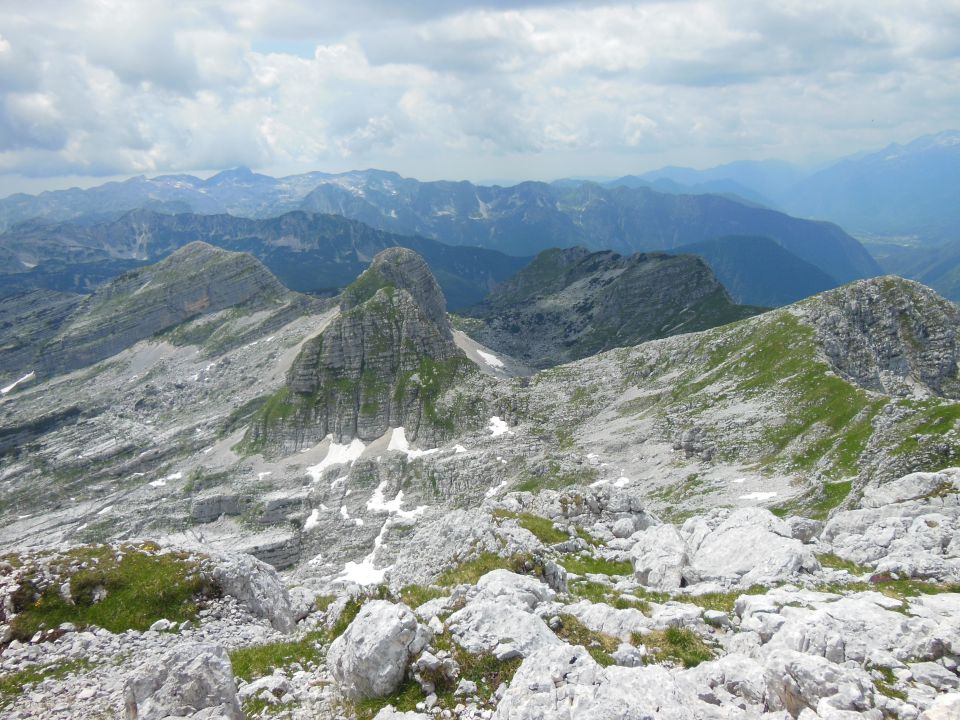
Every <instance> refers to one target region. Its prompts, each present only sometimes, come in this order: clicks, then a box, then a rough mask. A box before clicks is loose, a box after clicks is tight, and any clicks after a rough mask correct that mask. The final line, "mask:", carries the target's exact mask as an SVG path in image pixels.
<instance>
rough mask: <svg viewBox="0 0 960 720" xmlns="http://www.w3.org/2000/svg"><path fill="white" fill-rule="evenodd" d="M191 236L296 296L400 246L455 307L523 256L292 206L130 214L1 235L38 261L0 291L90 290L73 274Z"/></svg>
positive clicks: (157, 255)
mask: <svg viewBox="0 0 960 720" xmlns="http://www.w3.org/2000/svg"><path fill="white" fill-rule="evenodd" d="M194 240H203V241H204V242H207V243H210V244H211V245H216V246H218V247H222V248H225V249H228V250H237V251H245V252H249V253H251V254H252V255H254V256H255V257H257V258H258V259H259V260H261V261H262V262H263V263H264V264H265V265H266V266H267V267H268V268H269V269H270V270H271V271H272V272H273V273H274V274H275V275H276V276H277V277H278V278H279V279H280V280H281V281H282V282H283V283H284V284H285V285H286V286H287V287H289V288H290V289H292V290H297V291H301V292H315V291H318V290H333V289H337V288H341V287H344V286H345V285H347V284H349V283H350V282H352V281H353V279H354V278H356V276H357V275H359V274H360V273H361V272H363V269H364V268H365V267H366V266H367V264H368V263H369V262H370V260H371V259H372V258H373V257H374V256H375V255H376V254H377V253H379V252H381V251H382V250H385V249H387V248H389V247H395V246H402V247H407V248H410V249H413V250H415V251H416V252H418V253H419V254H421V255H422V256H423V257H424V258H425V259H426V261H427V263H428V264H430V266H431V268H432V269H433V272H434V273H435V274H436V276H437V279H438V281H439V282H440V285H441V287H443V289H444V292H445V293H446V295H447V297H448V298H449V299H450V302H451V305H452V306H453V307H462V306H464V305H469V304H473V303H476V302H478V301H479V300H480V299H482V298H483V297H484V296H485V295H486V294H487V292H489V291H490V289H491V288H492V287H493V286H494V285H496V284H497V283H498V282H501V281H503V280H506V279H507V278H508V277H510V276H511V275H513V274H514V273H515V272H516V271H517V270H519V269H520V268H521V267H523V266H524V265H525V264H526V263H527V262H528V261H529V260H528V259H527V258H518V257H511V256H507V255H504V254H502V253H498V252H496V251H493V250H485V249H482V248H469V247H451V246H448V245H444V244H442V243H440V242H437V241H435V240H429V239H425V238H417V237H403V236H399V235H392V234H390V233H385V232H382V231H379V230H375V229H373V228H370V227H367V226H366V225H363V224H361V223H359V222H355V221H353V220H348V219H345V218H343V217H337V216H333V215H316V214H310V213H304V212H299V211H298V212H291V213H286V214H284V215H281V216H279V217H276V218H270V219H264V220H255V219H249V218H238V217H233V216H231V215H195V214H179V215H166V214H163V213H158V212H155V211H152V210H134V211H131V212H128V213H126V214H124V215H123V216H122V217H120V218H119V219H117V220H111V221H105V222H98V223H78V222H67V223H50V222H47V221H42V220H33V221H29V222H26V223H21V224H20V225H18V226H16V227H15V228H12V229H10V230H8V231H7V232H6V233H4V234H3V235H0V254H7V255H9V256H11V257H14V258H17V259H18V261H19V262H20V263H21V264H23V263H27V264H29V265H36V267H34V268H33V269H32V270H30V271H28V272H22V271H21V272H18V273H16V274H8V275H2V274H0V278H2V280H0V288H2V290H3V292H2V293H0V294H10V293H12V292H17V291H21V292H22V291H27V290H30V289H33V288H36V287H44V288H47V289H53V290H68V291H77V290H90V289H92V288H91V287H82V286H77V283H78V278H83V277H91V278H93V279H96V280H98V281H103V280H105V279H109V278H110V277H113V276H115V275H117V274H119V273H120V272H123V271H126V270H129V269H131V268H132V267H137V266H140V265H144V264H147V263H149V262H154V261H156V260H159V259H161V258H163V257H166V256H167V255H169V254H170V253H172V252H174V251H175V250H176V249H177V248H180V247H182V246H184V245H186V244H187V243H189V242H192V241H194ZM16 269H18V270H22V268H16Z"/></svg>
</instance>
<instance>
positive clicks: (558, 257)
mask: <svg viewBox="0 0 960 720" xmlns="http://www.w3.org/2000/svg"><path fill="white" fill-rule="evenodd" d="M465 312H466V314H468V315H470V316H471V317H473V318H478V319H480V320H482V321H483V322H482V324H479V323H470V322H468V323H466V324H465V326H466V329H467V331H468V333H469V334H470V335H471V336H472V337H474V338H475V339H476V340H479V341H480V342H482V343H483V344H484V345H487V346H488V347H490V348H492V349H493V350H496V351H499V352H502V353H506V354H507V355H510V356H512V357H514V358H517V359H519V360H521V361H523V362H524V363H526V364H528V365H530V366H532V367H538V368H542V367H548V366H552V365H558V364H562V363H564V362H569V361H570V360H575V359H579V358H582V357H587V356H589V355H594V354H596V353H598V352H601V351H603V350H609V349H611V348H614V347H622V346H625V345H636V344H637V343H640V342H643V341H645V340H652V339H654V338H658V337H665V336H667V335H675V334H678V333H682V332H694V331H697V330H702V329H704V328H708V327H714V326H716V325H722V324H724V323H727V322H733V321H734V320H739V319H741V318H744V317H748V316H750V315H753V314H756V312H758V309H757V308H748V307H743V306H738V305H735V304H734V303H733V301H732V300H731V299H730V297H729V295H727V293H726V291H725V290H724V288H723V286H722V285H720V283H718V282H717V280H716V278H715V277H714V276H713V274H712V273H711V272H710V270H709V268H707V266H706V265H704V264H703V262H702V261H701V260H699V259H698V258H694V257H692V256H683V255H681V256H669V255H663V254H656V253H655V254H649V255H647V254H638V255H631V256H629V257H623V256H620V255H617V254H616V253H612V252H596V253H591V252H590V251H589V250H586V249H585V248H569V249H565V250H547V251H545V252H542V253H540V255H538V256H537V257H536V258H535V259H534V261H533V262H532V263H530V265H528V266H527V267H526V268H524V269H523V270H521V271H520V272H519V273H517V274H516V275H515V276H514V277H513V278H511V279H510V280H508V281H507V282H505V283H503V284H502V285H500V286H499V287H497V288H496V289H495V290H494V291H493V292H492V293H491V294H490V296H489V297H488V298H487V299H486V300H484V302H483V303H482V304H480V305H479V306H477V307H475V308H471V309H468V310H467V311H465Z"/></svg>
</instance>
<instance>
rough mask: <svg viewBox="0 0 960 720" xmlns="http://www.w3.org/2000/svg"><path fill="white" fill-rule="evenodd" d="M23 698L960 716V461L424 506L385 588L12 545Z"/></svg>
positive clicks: (609, 712)
mask: <svg viewBox="0 0 960 720" xmlns="http://www.w3.org/2000/svg"><path fill="white" fill-rule="evenodd" d="M0 602H2V604H0V611H2V615H0V618H2V622H3V624H2V625H0V639H2V642H3V651H2V654H0V708H2V710H3V714H4V717H9V718H41V717H42V718H47V717H50V718H58V717H59V718H105V717H126V718H131V719H137V720H154V719H157V720H159V719H160V718H173V717H178V718H179V717H191V718H231V719H236V718H241V717H244V716H246V717H287V718H372V717H376V718H378V720H388V719H389V718H405V719H406V720H415V719H420V718H423V719H425V718H433V717H440V718H453V717H459V718H486V719H490V718H498V719H499V720H548V719H553V718H557V719H560V718H591V719H593V718H597V719H599V718H630V719H634V720H639V719H640V718H670V719H677V720H680V719H687V718H690V719H694V718H697V719H706V718H724V719H727V718H778V719H781V720H787V719H788V718H800V719H801V720H815V719H816V718H824V719H831V720H832V719H842V718H861V717H862V718H875V719H876V720H881V719H882V718H900V719H902V720H913V719H915V718H923V719H924V720H944V719H946V718H957V717H960V675H958V664H960V469H956V468H955V469H949V470H945V471H942V472H939V473H915V474H912V475H909V476H906V477H904V478H902V479H900V480H897V481H893V482H891V483H887V484H885V485H882V486H879V487H874V488H867V489H866V490H865V491H864V493H863V496H862V498H861V500H860V502H859V507H858V508H857V509H853V510H846V511H841V512H837V513H835V514H834V515H833V516H832V518H831V519H830V520H829V521H827V522H826V523H821V522H818V521H814V520H809V519H805V518H802V517H785V518H779V517H776V516H775V515H773V514H772V513H770V512H769V511H767V510H764V509H760V508H742V509H736V510H730V509H717V510H715V511H713V512H710V513H709V514H706V515H699V516H695V517H692V518H689V519H687V520H686V521H685V522H684V523H683V524H682V525H679V526H678V525H672V524H667V523H661V522H660V521H659V520H658V519H657V518H656V517H654V516H653V515H651V514H650V513H648V512H646V511H645V510H644V507H643V504H642V502H641V496H640V495H638V494H637V493H635V492H632V491H631V490H629V489H625V488H617V487H615V486H612V485H607V486H605V487H600V488H593V489H588V488H583V489H579V490H572V491H570V490H568V491H563V492H559V491H544V492H542V493H540V494H538V495H533V494H530V493H511V494H508V495H506V496H504V497H502V498H498V499H496V500H494V499H491V500H488V501H487V502H486V503H485V504H484V505H483V507H482V508H480V509H476V510H461V511H453V512H451V513H449V514H447V515H445V516H442V517H439V518H437V519H435V520H431V521H429V522H425V523H423V524H422V525H420V526H419V527H418V528H417V529H416V530H415V531H414V532H411V533H410V534H409V535H408V536H407V537H406V539H405V540H404V541H403V543H402V546H401V548H400V551H399V555H398V557H397V559H396V562H395V563H394V564H393V566H392V567H391V568H390V570H389V571H388V573H387V575H386V582H385V583H384V584H382V585H378V586H373V585H370V586H366V587H361V586H359V585H356V584H351V583H345V582H344V581H339V582H337V581H317V583H316V584H314V585H313V586H311V587H309V588H307V587H303V586H296V587H286V586H285V580H284V578H282V577H281V576H280V575H278V573H277V572H276V571H275V570H274V569H273V568H271V567H270V566H268V565H266V564H264V563H262V562H260V561H258V560H256V559H254V558H252V557H250V556H247V555H236V554H235V555H221V556H211V555H209V554H207V553H203V552H200V551H199V550H197V549H190V548H176V549H175V548H168V547H159V546H157V545H155V544H152V543H149V542H145V541H144V542H138V543H127V544H124V545H114V546H91V547H72V548H62V549H59V550H51V551H49V552H45V553H31V554H21V555H8V556H6V558H5V559H4V561H3V564H2V565H0Z"/></svg>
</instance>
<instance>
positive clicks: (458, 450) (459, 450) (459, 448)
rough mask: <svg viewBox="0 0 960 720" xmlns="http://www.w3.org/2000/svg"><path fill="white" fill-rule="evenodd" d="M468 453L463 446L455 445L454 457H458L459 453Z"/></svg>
mask: <svg viewBox="0 0 960 720" xmlns="http://www.w3.org/2000/svg"><path fill="white" fill-rule="evenodd" d="M466 451H467V449H466V448H465V447H464V446H463V445H454V446H453V454H454V455H457V454H459V453H465V452H466Z"/></svg>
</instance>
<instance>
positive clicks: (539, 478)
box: [513, 460, 598, 492]
mask: <svg viewBox="0 0 960 720" xmlns="http://www.w3.org/2000/svg"><path fill="white" fill-rule="evenodd" d="M597 474H598V473H597V470H596V469H595V468H591V467H584V468H575V469H571V470H564V469H563V468H562V466H561V465H560V463H559V462H557V461H556V460H553V461H551V462H549V463H547V466H546V468H545V469H543V470H527V471H525V472H524V473H523V475H521V478H520V482H518V483H517V484H516V485H515V486H514V487H513V490H515V491H517V492H537V491H539V490H559V489H561V488H565V487H570V486H572V485H589V484H590V483H592V482H593V481H594V480H596V479H597Z"/></svg>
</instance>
